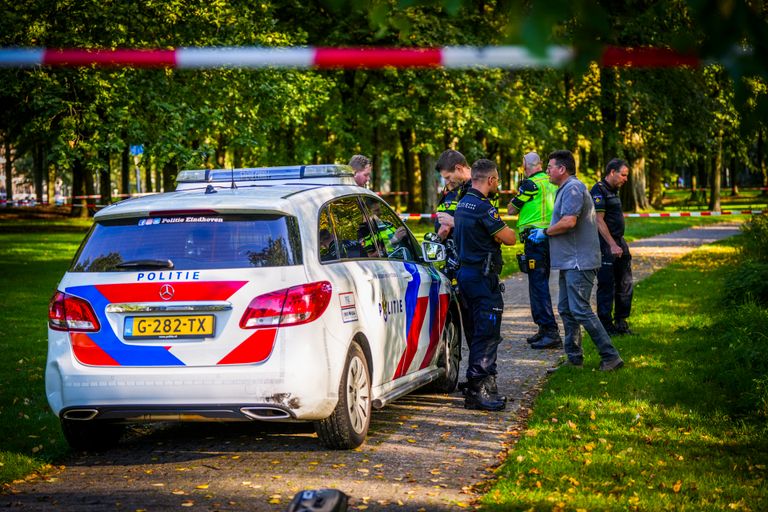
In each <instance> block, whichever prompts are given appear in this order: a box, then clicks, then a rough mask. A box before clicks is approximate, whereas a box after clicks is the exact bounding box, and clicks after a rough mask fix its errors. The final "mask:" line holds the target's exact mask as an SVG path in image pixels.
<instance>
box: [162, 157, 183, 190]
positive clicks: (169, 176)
mask: <svg viewBox="0 0 768 512" xmlns="http://www.w3.org/2000/svg"><path fill="white" fill-rule="evenodd" d="M178 172H179V170H178V168H177V167H176V162H175V161H174V160H173V159H171V160H169V161H167V162H165V165H163V190H167V191H171V190H173V189H174V187H175V183H174V182H175V181H176V174H177V173H178Z"/></svg>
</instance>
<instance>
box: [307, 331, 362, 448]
mask: <svg viewBox="0 0 768 512" xmlns="http://www.w3.org/2000/svg"><path fill="white" fill-rule="evenodd" d="M370 423H371V376H370V374H369V372H368V362H367V360H366V358H365V354H364V353H363V350H362V349H361V348H360V345H358V344H357V343H355V342H353V343H352V345H351V346H350V347H349V352H348V353H347V361H346V364H345V365H344V371H343V372H342V374H341V382H340V383H339V402H338V404H336V408H335V409H334V410H333V413H332V414H331V415H330V416H329V417H327V418H326V419H324V420H320V421H316V422H315V431H316V432H317V436H318V437H319V438H320V441H321V442H322V443H323V444H324V445H325V446H326V447H328V448H331V449H333V450H349V449H351V448H357V447H358V446H360V445H361V444H363V441H365V436H366V435H367V433H368V426H369V425H370Z"/></svg>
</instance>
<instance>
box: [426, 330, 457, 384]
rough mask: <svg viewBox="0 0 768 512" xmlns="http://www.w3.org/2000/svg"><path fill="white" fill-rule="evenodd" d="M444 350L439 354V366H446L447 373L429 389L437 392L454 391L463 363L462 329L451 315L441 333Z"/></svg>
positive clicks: (434, 381)
mask: <svg viewBox="0 0 768 512" xmlns="http://www.w3.org/2000/svg"><path fill="white" fill-rule="evenodd" d="M441 338H442V339H441V340H440V341H441V345H442V350H441V351H440V353H439V354H438V355H437V367H438V368H445V374H443V375H441V376H440V377H438V378H437V379H435V380H433V381H432V382H431V383H430V384H429V390H430V391H433V392H435V393H453V391H454V390H455V389H456V384H457V383H458V382H459V365H460V363H461V331H460V329H459V323H458V322H456V321H455V320H453V316H449V317H448V319H447V321H446V323H445V328H443V334H442V335H441Z"/></svg>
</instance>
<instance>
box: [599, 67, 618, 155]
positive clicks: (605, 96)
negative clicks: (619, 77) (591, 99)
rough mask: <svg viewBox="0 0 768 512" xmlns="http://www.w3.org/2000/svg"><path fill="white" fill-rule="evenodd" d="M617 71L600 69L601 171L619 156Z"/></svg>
mask: <svg viewBox="0 0 768 512" xmlns="http://www.w3.org/2000/svg"><path fill="white" fill-rule="evenodd" d="M617 94H618V91H617V88H616V70H614V69H612V68H601V69H600V113H601V115H602V118H603V140H602V150H603V154H602V158H601V159H600V166H599V168H600V169H603V168H604V167H605V164H606V163H607V162H608V160H610V159H611V158H614V157H615V156H616V155H618V139H617V133H618V126H617V120H618V115H617V113H616V104H617V103H616V102H617Z"/></svg>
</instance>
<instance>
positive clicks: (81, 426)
mask: <svg viewBox="0 0 768 512" xmlns="http://www.w3.org/2000/svg"><path fill="white" fill-rule="evenodd" d="M61 430H62V431H63V432H64V438H65V439H66V440H67V443H68V444H69V446H70V447H71V448H72V449H73V450H77V451H94V452H101V451H104V450H108V449H110V448H114V447H115V446H116V445H117V443H118V441H120V438H121V437H123V433H124V432H125V425H123V424H120V423H112V422H106V421H82V420H66V419H62V420H61Z"/></svg>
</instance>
